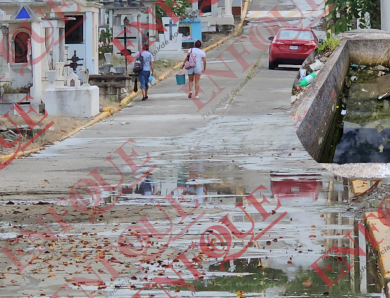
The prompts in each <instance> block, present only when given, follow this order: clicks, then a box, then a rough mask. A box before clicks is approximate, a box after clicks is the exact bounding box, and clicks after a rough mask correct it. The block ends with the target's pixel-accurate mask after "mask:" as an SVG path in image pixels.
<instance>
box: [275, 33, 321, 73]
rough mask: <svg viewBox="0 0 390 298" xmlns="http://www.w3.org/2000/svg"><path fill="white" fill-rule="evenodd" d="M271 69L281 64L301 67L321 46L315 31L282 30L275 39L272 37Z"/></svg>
mask: <svg viewBox="0 0 390 298" xmlns="http://www.w3.org/2000/svg"><path fill="white" fill-rule="evenodd" d="M269 40H272V43H271V45H270V47H269V69H275V68H276V67H278V66H279V64H293V65H301V64H302V63H303V62H304V61H305V60H306V58H307V57H308V56H309V55H310V54H311V52H313V51H314V50H315V49H316V48H317V47H318V45H319V42H318V39H317V37H316V35H315V34H314V32H313V30H310V29H297V28H282V29H280V30H279V31H278V33H277V34H276V36H275V37H270V38H269Z"/></svg>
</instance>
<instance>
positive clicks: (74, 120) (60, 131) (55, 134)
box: [0, 114, 91, 155]
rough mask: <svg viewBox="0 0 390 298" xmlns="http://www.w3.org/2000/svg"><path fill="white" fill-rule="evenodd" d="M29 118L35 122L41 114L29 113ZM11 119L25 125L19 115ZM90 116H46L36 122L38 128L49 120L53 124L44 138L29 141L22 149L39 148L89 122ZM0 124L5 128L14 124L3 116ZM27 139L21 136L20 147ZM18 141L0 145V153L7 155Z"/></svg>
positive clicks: (14, 148) (47, 123)
mask: <svg viewBox="0 0 390 298" xmlns="http://www.w3.org/2000/svg"><path fill="white" fill-rule="evenodd" d="M30 117H31V119H32V120H33V121H34V122H35V123H37V122H39V121H40V120H41V119H42V117H43V116H42V115H31V114H30ZM10 119H11V121H12V122H13V123H14V124H15V125H17V126H21V125H27V123H26V122H25V120H24V119H23V118H22V117H20V116H10ZM90 120H91V118H81V117H71V116H62V115H58V116H47V117H46V118H45V119H44V120H42V122H40V123H39V124H38V126H39V127H40V128H45V127H47V125H49V124H50V123H51V122H53V124H52V125H51V126H50V127H49V129H47V130H46V132H45V135H44V138H39V139H38V140H36V141H35V142H33V143H31V144H30V145H29V146H28V147H26V148H24V151H26V150H31V149H35V148H39V147H41V146H44V145H47V144H51V143H54V142H56V141H59V140H60V139H61V138H63V137H64V136H65V135H67V134H68V133H70V132H71V131H73V130H75V129H76V128H78V127H80V126H82V125H84V124H86V123H87V122H89V121H90ZM0 126H5V127H7V128H14V127H15V126H14V125H13V124H12V123H11V122H10V121H9V120H8V119H7V118H5V117H2V118H0ZM27 142H29V139H28V138H26V137H22V138H21V147H23V146H24V145H25V144H26V143H27ZM18 145H19V144H18V143H17V144H15V146H13V147H11V148H4V147H3V146H0V155H7V154H11V153H13V152H14V151H15V150H16V149H17V148H18Z"/></svg>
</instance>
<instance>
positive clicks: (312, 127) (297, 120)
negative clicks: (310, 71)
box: [292, 30, 390, 162]
mask: <svg viewBox="0 0 390 298" xmlns="http://www.w3.org/2000/svg"><path fill="white" fill-rule="evenodd" d="M338 38H340V39H341V42H340V45H339V46H338V47H337V49H336V50H335V51H334V52H333V54H332V55H331V56H330V58H329V60H328V61H327V62H326V64H325V65H324V67H323V68H322V69H321V71H320V73H319V74H318V76H317V77H316V79H315V80H314V81H313V82H312V83H311V84H310V86H309V87H308V88H307V90H306V91H305V92H304V94H303V95H302V96H301V98H300V99H299V100H298V102H297V103H296V104H295V105H294V106H293V108H292V114H293V115H294V118H293V119H294V125H295V127H296V133H297V135H298V138H299V139H300V141H301V143H302V145H303V147H304V148H305V149H306V151H307V152H308V153H309V154H310V155H311V157H312V158H313V159H314V160H316V161H317V162H318V161H319V159H320V157H321V154H322V150H323V147H324V144H325V141H326V139H327V136H328V133H329V130H330V127H331V124H332V121H333V118H334V116H335V110H336V105H337V102H338V97H339V95H340V93H341V92H342V89H343V84H344V78H345V76H346V75H347V73H348V71H349V66H350V64H351V63H355V64H359V65H374V64H378V63H379V64H389V58H390V33H387V32H384V31H379V30H355V31H351V32H349V33H344V34H340V35H339V36H338Z"/></svg>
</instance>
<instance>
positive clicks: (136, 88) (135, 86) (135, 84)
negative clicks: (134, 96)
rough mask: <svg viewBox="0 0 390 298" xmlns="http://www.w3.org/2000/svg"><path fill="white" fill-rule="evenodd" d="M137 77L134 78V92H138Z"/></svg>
mask: <svg viewBox="0 0 390 298" xmlns="http://www.w3.org/2000/svg"><path fill="white" fill-rule="evenodd" d="M137 85H138V78H137V77H135V80H134V90H133V91H134V92H138V86H137Z"/></svg>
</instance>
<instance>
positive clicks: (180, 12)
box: [156, 0, 192, 22]
mask: <svg viewBox="0 0 390 298" xmlns="http://www.w3.org/2000/svg"><path fill="white" fill-rule="evenodd" d="M165 3H166V4H167V5H168V6H172V5H173V1H172V0H165ZM176 3H177V4H178V6H174V7H172V11H173V12H174V13H175V14H176V15H177V16H178V17H181V18H183V19H185V18H187V17H188V14H187V10H188V8H190V7H191V6H192V4H191V2H189V0H188V1H187V0H176ZM156 17H157V20H159V21H160V22H161V21H162V17H169V16H168V14H167V13H166V11H165V10H164V9H162V8H161V6H160V5H156Z"/></svg>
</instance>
